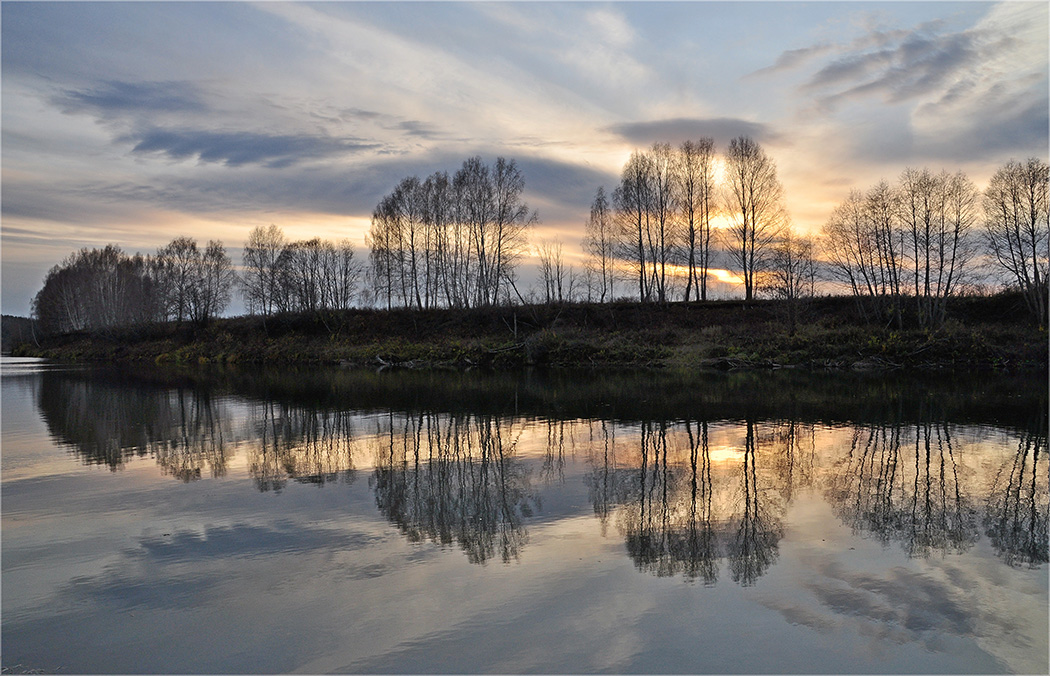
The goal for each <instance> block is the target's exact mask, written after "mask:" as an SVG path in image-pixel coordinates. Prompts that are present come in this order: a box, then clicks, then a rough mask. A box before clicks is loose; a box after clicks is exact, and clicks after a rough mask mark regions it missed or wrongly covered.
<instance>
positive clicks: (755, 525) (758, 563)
mask: <svg viewBox="0 0 1050 676" xmlns="http://www.w3.org/2000/svg"><path fill="white" fill-rule="evenodd" d="M745 424H746V428H747V432H746V435H745V437H744V464H743V467H742V468H741V469H742V471H743V477H742V480H741V486H742V488H743V493H744V495H743V511H742V512H739V513H738V515H737V516H736V517H735V518H734V521H735V523H736V528H735V534H734V536H733V538H732V539H731V540H730V541H729V543H728V552H727V553H728V558H729V570H730V571H731V572H732V574H733V580H734V581H735V582H739V583H741V584H742V585H744V586H748V585H751V584H754V582H755V580H757V579H758V578H759V577H760V576H761V575H762V573H764V572H766V569H767V568H769V567H770V566H771V565H773V563H775V562H776V560H777V554H778V543H779V542H780V538H781V537H783V534H784V532H783V526H782V525H781V521H780V518H779V515H776V514H775V513H776V511H777V510H774V509H772V508H771V505H770V504H769V502H768V499H769V498H770V497H771V496H769V495H768V494H767V493H765V492H764V491H763V488H762V487H760V485H759V475H758V472H757V469H756V465H757V462H758V458H757V455H758V454H757V453H756V452H755V425H754V422H752V421H751V420H748V421H747V422H746V423H745Z"/></svg>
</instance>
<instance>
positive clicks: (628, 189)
mask: <svg viewBox="0 0 1050 676" xmlns="http://www.w3.org/2000/svg"><path fill="white" fill-rule="evenodd" d="M654 173H655V167H654V166H653V162H652V159H651V158H650V157H649V156H648V155H647V154H646V153H639V152H637V151H635V152H633V153H631V157H630V159H628V160H627V164H625V165H624V167H623V171H622V172H621V174H620V185H619V186H617V187H616V189H615V190H613V204H614V205H615V207H616V213H617V218H618V220H619V225H620V227H619V231H620V233H619V234H620V237H619V240H620V258H623V259H624V260H628V261H631V263H633V264H634V265H635V266H636V269H637V271H638V300H640V301H642V302H645V301H648V300H650V299H651V298H650V297H651V295H652V294H651V291H652V280H651V279H650V278H649V276H648V275H647V274H646V273H647V270H648V267H647V262H648V260H649V257H648V248H647V246H646V243H647V241H649V239H650V235H651V215H652V204H653V192H654V191H655V188H654V186H653V183H654V178H653V174H654Z"/></svg>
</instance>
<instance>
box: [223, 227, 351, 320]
mask: <svg viewBox="0 0 1050 676" xmlns="http://www.w3.org/2000/svg"><path fill="white" fill-rule="evenodd" d="M354 256H355V252H354V247H353V245H352V244H351V243H350V241H349V240H346V239H344V240H341V241H339V242H331V241H329V240H323V239H320V238H317V237H315V238H313V239H309V240H302V241H288V240H287V238H286V237H285V236H284V232H283V231H282V230H281V229H280V228H279V227H277V226H276V225H270V226H268V227H263V226H258V227H256V228H254V229H252V231H251V232H250V233H249V234H248V241H247V242H245V244H244V265H243V272H242V273H241V278H240V282H241V291H242V295H243V296H244V306H245V309H246V310H247V311H248V313H249V314H258V315H263V316H264V317H265V316H268V315H273V314H277V313H281V312H319V311H324V310H347V309H349V308H351V307H354V305H355V304H356V302H357V292H358V282H359V281H360V277H361V267H360V264H359V263H358V261H357V260H356V259H355V257H354Z"/></svg>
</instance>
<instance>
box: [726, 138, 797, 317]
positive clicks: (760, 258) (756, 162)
mask: <svg viewBox="0 0 1050 676" xmlns="http://www.w3.org/2000/svg"><path fill="white" fill-rule="evenodd" d="M726 177H727V183H728V186H727V187H728V193H727V196H728V197H727V204H726V211H727V212H728V213H729V214H730V216H731V217H732V218H733V225H732V226H731V227H730V228H729V230H728V233H729V238H730V242H729V248H730V252H731V254H732V256H733V258H734V259H735V261H736V263H737V264H738V265H739V266H740V270H741V272H742V273H743V277H744V298H745V300H751V299H752V298H753V297H754V293H755V279H756V274H757V273H758V272H760V271H761V270H762V268H763V265H764V264H765V262H766V257H767V255H768V253H769V251H768V250H769V246H770V245H771V244H772V243H773V242H774V241H775V240H776V237H777V235H778V233H779V231H780V229H781V227H782V224H783V221H784V209H783V206H782V205H781V196H782V193H783V189H782V188H781V186H780V181H779V180H777V169H776V164H775V163H774V162H773V160H772V159H770V157H769V156H768V155H766V153H765V151H764V150H763V149H762V147H761V146H760V145H759V144H758V143H756V142H755V141H754V140H752V139H751V138H750V137H748V136H740V137H737V138H735V139H733V140H732V141H730V142H729V148H728V150H727V151H726Z"/></svg>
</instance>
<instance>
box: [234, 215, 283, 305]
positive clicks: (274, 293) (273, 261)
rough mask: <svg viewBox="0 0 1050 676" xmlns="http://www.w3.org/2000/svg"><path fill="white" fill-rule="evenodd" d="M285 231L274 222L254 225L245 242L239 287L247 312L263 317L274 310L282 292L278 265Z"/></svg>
mask: <svg viewBox="0 0 1050 676" xmlns="http://www.w3.org/2000/svg"><path fill="white" fill-rule="evenodd" d="M284 246H285V238H284V233H283V232H282V231H281V229H280V228H279V227H277V226H276V225H273V224H271V225H269V226H267V227H263V226H261V225H260V226H256V227H255V228H252V231H251V232H250V233H248V241H247V242H245V244H244V257H243V266H244V272H243V273H242V275H241V284H242V286H241V289H242V293H243V295H244V305H245V307H246V308H247V310H248V312H249V313H250V314H261V315H263V316H266V315H270V314H273V313H274V312H276V311H277V307H278V299H279V297H280V295H281V284H280V279H279V276H280V266H279V264H278V261H279V259H280V256H281V252H282V251H283V250H284Z"/></svg>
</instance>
